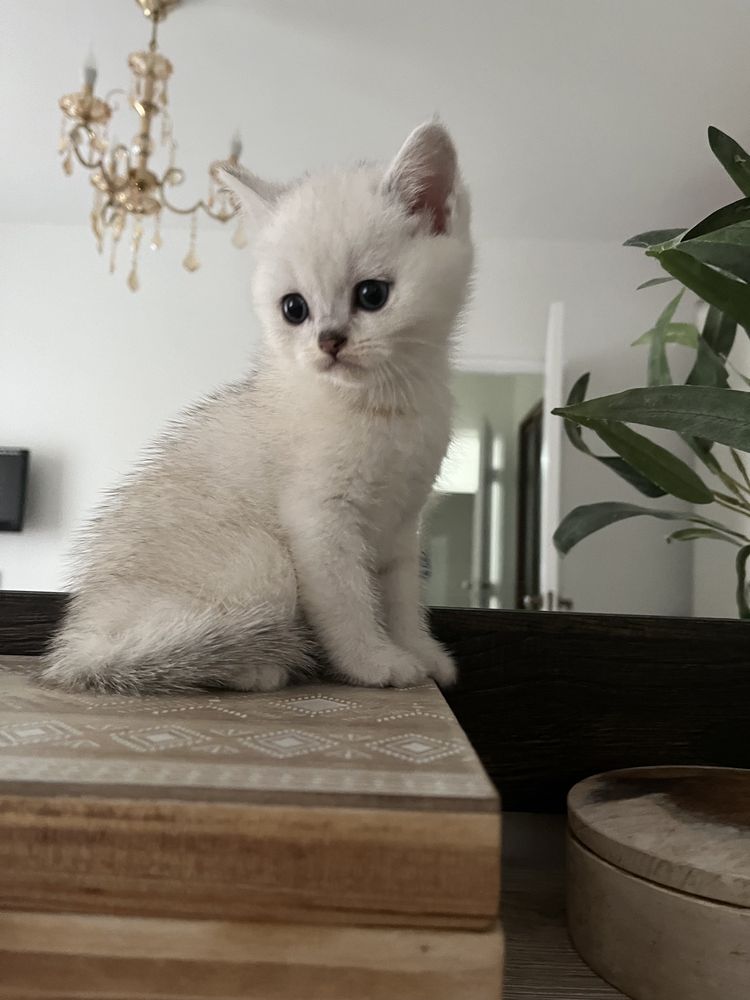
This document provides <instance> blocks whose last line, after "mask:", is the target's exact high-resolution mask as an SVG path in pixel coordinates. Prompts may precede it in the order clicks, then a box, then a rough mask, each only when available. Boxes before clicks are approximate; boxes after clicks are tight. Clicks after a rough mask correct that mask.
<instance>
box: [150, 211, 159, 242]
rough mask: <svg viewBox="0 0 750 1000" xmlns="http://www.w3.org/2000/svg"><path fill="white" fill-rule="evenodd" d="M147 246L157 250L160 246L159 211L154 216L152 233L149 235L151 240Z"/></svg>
mask: <svg viewBox="0 0 750 1000" xmlns="http://www.w3.org/2000/svg"><path fill="white" fill-rule="evenodd" d="M149 246H150V247H151V249H152V250H159V249H161V246H162V238H161V213H160V214H159V215H157V216H156V219H155V220H154V235H153V236H152V237H151V242H150V243H149Z"/></svg>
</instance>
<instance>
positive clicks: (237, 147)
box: [229, 132, 242, 160]
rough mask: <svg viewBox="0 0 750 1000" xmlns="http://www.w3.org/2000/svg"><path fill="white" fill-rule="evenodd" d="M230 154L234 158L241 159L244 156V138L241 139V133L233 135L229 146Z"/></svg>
mask: <svg viewBox="0 0 750 1000" xmlns="http://www.w3.org/2000/svg"><path fill="white" fill-rule="evenodd" d="M229 155H230V157H231V158H232V159H233V160H239V158H240V156H242V140H241V139H240V133H239V132H235V133H234V135H233V136H232V145H231V146H230V148H229Z"/></svg>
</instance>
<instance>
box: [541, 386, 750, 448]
mask: <svg viewBox="0 0 750 1000" xmlns="http://www.w3.org/2000/svg"><path fill="white" fill-rule="evenodd" d="M553 413H556V414H558V415H559V416H562V417H565V418H566V419H569V420H579V418H581V417H583V418H584V419H592V418H593V419H595V420H596V419H599V420H618V421H620V422H622V423H626V424H645V425H646V426H648V427H664V428H666V429H668V430H673V431H677V432H678V433H680V434H688V435H690V436H691V437H703V438H708V440H709V441H715V442H718V443H719V444H726V445H729V446H730V447H733V448H739V449H740V451H750V393H748V392H742V391H740V390H738V389H717V388H715V387H710V386H698V385H664V386H651V387H649V388H645V389H627V390H626V391H625V392H618V393H616V394H615V395H612V396H602V397H601V398H599V399H589V400H586V401H585V402H582V403H576V404H575V405H574V406H563V407H560V408H558V409H556V410H553Z"/></svg>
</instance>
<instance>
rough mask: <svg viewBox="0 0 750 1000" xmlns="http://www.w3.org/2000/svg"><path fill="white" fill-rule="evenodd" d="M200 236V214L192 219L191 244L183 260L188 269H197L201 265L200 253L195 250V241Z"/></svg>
mask: <svg viewBox="0 0 750 1000" xmlns="http://www.w3.org/2000/svg"><path fill="white" fill-rule="evenodd" d="M197 236H198V216H197V215H194V216H193V217H192V219H191V220H190V246H189V247H188V252H187V253H186V254H185V257H184V258H183V261H182V266H183V267H184V268H185V270H186V271H190V272H192V271H197V270H198V268H199V267H200V266H201V262H200V260H199V259H198V254H197V253H196V252H195V241H196V238H197Z"/></svg>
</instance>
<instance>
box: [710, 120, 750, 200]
mask: <svg viewBox="0 0 750 1000" xmlns="http://www.w3.org/2000/svg"><path fill="white" fill-rule="evenodd" d="M708 144H709V146H710V147H711V150H712V151H713V154H714V156H715V157H716V159H717V160H718V161H719V163H720V164H721V165H722V167H724V169H725V170H726V172H727V173H728V174H729V176H730V177H731V178H732V180H733V181H734V183H735V184H736V185H737V187H738V188H739V189H740V191H741V192H742V193H743V194H744V195H745V196H746V197H748V196H750V157H748V155H747V153H746V152H745V150H744V149H743V148H742V146H740V144H739V143H738V142H735V141H734V139H732V138H730V137H729V136H728V135H726V133H724V132H722V131H721V129H718V128H716V127H715V126H713V125H710V126H709V128H708Z"/></svg>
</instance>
